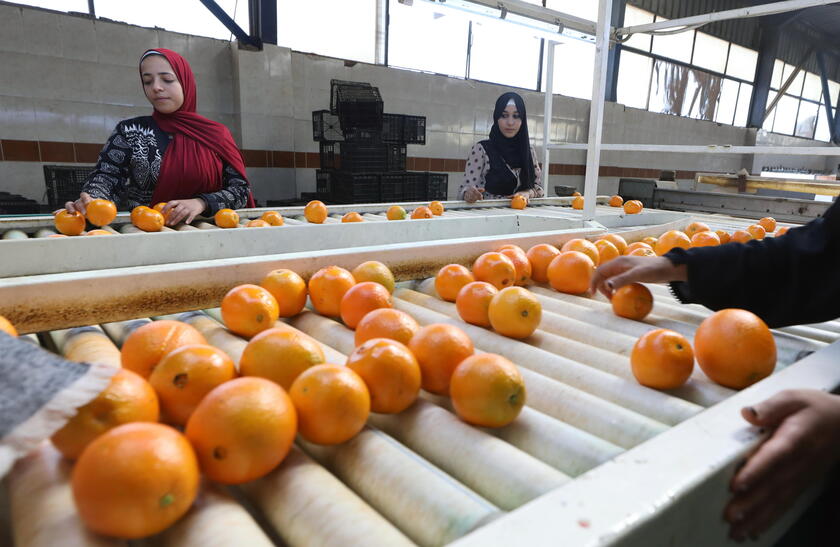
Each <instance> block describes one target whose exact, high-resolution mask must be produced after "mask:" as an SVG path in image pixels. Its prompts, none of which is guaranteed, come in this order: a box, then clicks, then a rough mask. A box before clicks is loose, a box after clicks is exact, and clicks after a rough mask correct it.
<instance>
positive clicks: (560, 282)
mask: <svg viewBox="0 0 840 547" xmlns="http://www.w3.org/2000/svg"><path fill="white" fill-rule="evenodd" d="M594 274H595V263H593V262H592V259H591V258H589V257H588V256H586V255H585V254H583V253H581V252H578V251H566V252H565V253H561V254H560V255H558V256H557V257H556V258H555V259H554V260H552V261H551V264H549V265H548V282H549V283H550V284H551V287H552V288H553V289H554V290H556V291H560V292H564V293H569V294H584V293H585V292H586V291H588V290H589V283H590V281H592V276H593V275H594Z"/></svg>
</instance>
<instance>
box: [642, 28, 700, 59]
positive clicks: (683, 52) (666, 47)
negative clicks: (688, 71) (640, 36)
mask: <svg viewBox="0 0 840 547" xmlns="http://www.w3.org/2000/svg"><path fill="white" fill-rule="evenodd" d="M667 20H668V19H665V18H662V17H657V18H656V21H657V22H659V21H667ZM693 47H694V31H693V30H689V31H686V32H680V33H679V34H668V35H664V36H654V37H653V50H652V51H653V53H656V54H657V55H662V56H663V57H668V58H669V59H676V60H677V61H682V62H684V63H690V62H691V50H692V48H693Z"/></svg>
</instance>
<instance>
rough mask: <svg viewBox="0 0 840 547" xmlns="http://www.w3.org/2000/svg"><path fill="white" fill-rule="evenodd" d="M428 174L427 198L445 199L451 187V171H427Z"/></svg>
mask: <svg viewBox="0 0 840 547" xmlns="http://www.w3.org/2000/svg"><path fill="white" fill-rule="evenodd" d="M427 175H428V178H427V181H428V183H427V187H426V192H427V194H426V199H428V200H429V201H433V200H444V201H445V200H446V194H447V191H448V189H449V173H427Z"/></svg>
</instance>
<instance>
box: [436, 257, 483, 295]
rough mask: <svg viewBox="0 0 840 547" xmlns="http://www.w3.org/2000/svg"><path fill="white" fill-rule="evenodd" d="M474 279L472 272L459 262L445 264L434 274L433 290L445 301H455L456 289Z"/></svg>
mask: <svg viewBox="0 0 840 547" xmlns="http://www.w3.org/2000/svg"><path fill="white" fill-rule="evenodd" d="M473 281H475V277H473V274H472V273H471V272H470V271H469V270H468V269H467V268H466V267H464V266H462V265H460V264H447V265H446V266H444V267H443V268H441V269H440V270H438V273H437V275H436V276H435V290H436V291H437V294H438V296H439V297H440V298H441V299H443V300H446V301H447V302H455V299H456V298H457V297H458V291H460V290H461V288H462V287H463V286H464V285H466V284H467V283H472V282H473Z"/></svg>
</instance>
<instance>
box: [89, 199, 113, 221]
mask: <svg viewBox="0 0 840 547" xmlns="http://www.w3.org/2000/svg"><path fill="white" fill-rule="evenodd" d="M85 216H86V217H87V219H88V221H89V222H90V223H91V224H93V225H94V226H107V225H108V224H111V223H112V222H113V221H114V219H115V218H117V206H116V205H114V202H112V201H108V200H107V199H95V200H93V201H90V202H88V204H87V205H86V206H85Z"/></svg>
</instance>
